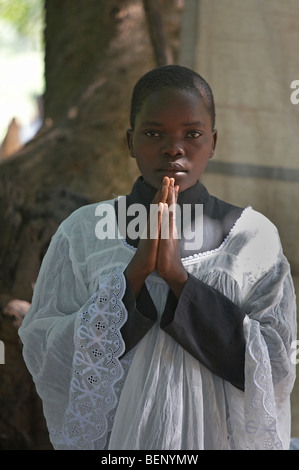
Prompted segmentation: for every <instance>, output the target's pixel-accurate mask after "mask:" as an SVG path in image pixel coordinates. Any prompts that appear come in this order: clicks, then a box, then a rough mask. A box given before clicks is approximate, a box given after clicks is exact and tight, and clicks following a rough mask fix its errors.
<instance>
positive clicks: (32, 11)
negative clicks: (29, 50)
mask: <svg viewBox="0 0 299 470" xmlns="http://www.w3.org/2000/svg"><path fill="white" fill-rule="evenodd" d="M44 8H45V6H44V0H0V18H1V19H2V20H4V21H6V22H7V23H9V24H10V25H11V26H13V27H14V29H15V30H16V31H17V32H18V33H19V34H20V35H21V36H22V37H25V38H27V39H28V40H30V42H32V43H33V44H35V45H36V46H37V47H41V46H42V44H43V34H42V32H43V27H44Z"/></svg>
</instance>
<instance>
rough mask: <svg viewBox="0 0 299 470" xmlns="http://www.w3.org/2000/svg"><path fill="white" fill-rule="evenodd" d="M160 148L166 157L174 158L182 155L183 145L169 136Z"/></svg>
mask: <svg viewBox="0 0 299 470" xmlns="http://www.w3.org/2000/svg"><path fill="white" fill-rule="evenodd" d="M161 150H162V154H163V155H164V156H165V157H168V158H169V157H171V158H176V157H181V156H182V155H184V147H183V145H182V143H181V142H180V141H179V140H177V139H171V138H169V139H168V140H167V141H166V142H164V145H163V147H162V149H161Z"/></svg>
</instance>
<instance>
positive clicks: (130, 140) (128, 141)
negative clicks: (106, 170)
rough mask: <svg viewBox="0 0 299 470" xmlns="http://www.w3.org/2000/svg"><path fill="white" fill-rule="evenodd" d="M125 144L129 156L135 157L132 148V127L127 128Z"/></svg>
mask: <svg viewBox="0 0 299 470" xmlns="http://www.w3.org/2000/svg"><path fill="white" fill-rule="evenodd" d="M126 135H127V144H128V148H129V150H130V155H131V157H133V158H135V154H134V150H133V129H127V133H126Z"/></svg>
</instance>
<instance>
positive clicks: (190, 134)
mask: <svg viewBox="0 0 299 470" xmlns="http://www.w3.org/2000/svg"><path fill="white" fill-rule="evenodd" d="M201 135H202V133H201V132H199V131H189V132H188V133H187V136H186V137H189V138H191V139H198V137H200V136H201Z"/></svg>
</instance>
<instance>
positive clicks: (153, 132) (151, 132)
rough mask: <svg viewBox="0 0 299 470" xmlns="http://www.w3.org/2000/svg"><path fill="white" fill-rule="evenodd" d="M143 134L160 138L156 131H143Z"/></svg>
mask: <svg viewBox="0 0 299 470" xmlns="http://www.w3.org/2000/svg"><path fill="white" fill-rule="evenodd" d="M144 134H145V135H147V136H148V137H160V134H159V132H157V131H151V130H149V131H145V132H144Z"/></svg>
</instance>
